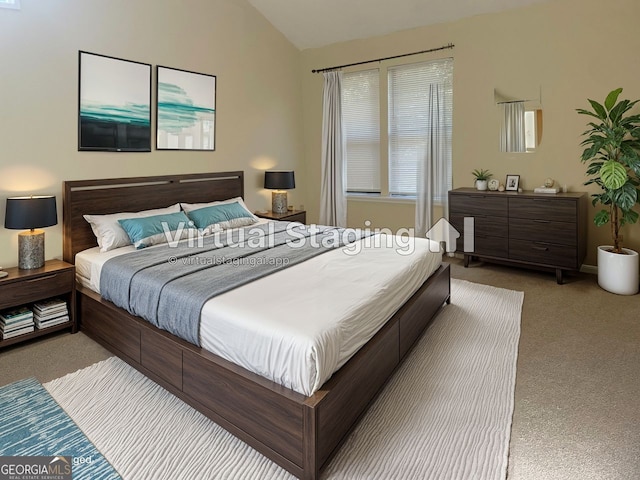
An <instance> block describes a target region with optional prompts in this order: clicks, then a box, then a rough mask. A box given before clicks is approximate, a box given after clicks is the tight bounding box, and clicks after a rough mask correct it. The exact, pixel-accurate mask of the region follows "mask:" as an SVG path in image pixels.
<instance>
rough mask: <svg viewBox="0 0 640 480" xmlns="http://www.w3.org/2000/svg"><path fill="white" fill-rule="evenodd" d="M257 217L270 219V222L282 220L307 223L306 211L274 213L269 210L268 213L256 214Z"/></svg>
mask: <svg viewBox="0 0 640 480" xmlns="http://www.w3.org/2000/svg"><path fill="white" fill-rule="evenodd" d="M256 217H261V218H268V219H270V220H282V221H284V222H300V223H307V211H306V210H290V211H288V212H286V213H273V212H272V211H271V210H269V211H267V212H266V213H256Z"/></svg>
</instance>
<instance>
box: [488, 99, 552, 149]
mask: <svg viewBox="0 0 640 480" xmlns="http://www.w3.org/2000/svg"><path fill="white" fill-rule="evenodd" d="M541 97H542V96H541V94H540V92H539V93H538V95H536V98H531V96H529V97H528V98H527V97H518V96H513V95H507V94H504V93H501V92H499V91H498V90H494V100H495V103H496V105H497V107H498V109H499V114H500V136H499V141H500V151H501V152H509V153H533V152H535V151H536V150H537V149H538V146H539V145H540V142H541V140H542V102H541Z"/></svg>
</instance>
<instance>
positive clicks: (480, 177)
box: [471, 168, 493, 190]
mask: <svg viewBox="0 0 640 480" xmlns="http://www.w3.org/2000/svg"><path fill="white" fill-rule="evenodd" d="M471 175H473V176H474V177H476V181H475V184H476V188H477V189H478V190H486V189H487V181H488V180H489V179H490V178H491V177H492V176H493V174H492V173H491V172H489V170H483V169H482V168H481V169H480V170H478V169H477V168H476V169H475V170H474V171H473V172H471Z"/></svg>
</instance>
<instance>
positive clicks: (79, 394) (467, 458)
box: [45, 280, 524, 480]
mask: <svg viewBox="0 0 640 480" xmlns="http://www.w3.org/2000/svg"><path fill="white" fill-rule="evenodd" d="M451 287H452V302H451V305H448V306H447V307H446V308H445V309H444V311H442V312H441V313H440V315H439V316H438V317H437V319H436V320H435V321H434V323H433V324H432V325H431V326H430V327H429V329H428V331H427V332H426V333H425V335H424V336H423V337H422V339H421V340H420V341H419V343H418V344H417V345H416V347H415V348H414V350H413V351H412V352H411V354H410V356H409V358H407V360H406V361H405V363H404V364H403V365H402V367H401V368H400V369H399V370H398V371H397V372H396V374H395V375H394V377H393V378H392V379H391V381H390V382H389V383H388V384H387V386H386V387H385V389H384V391H383V392H382V394H381V395H380V396H379V397H378V399H377V400H376V402H375V403H374V404H373V405H372V407H371V408H370V410H369V411H368V413H367V414H366V415H365V417H364V418H363V420H362V421H361V422H360V424H359V425H358V426H357V428H356V429H355V430H354V432H353V433H352V434H351V436H350V437H349V439H348V440H347V442H346V443H345V444H344V446H343V447H342V449H341V450H340V452H339V453H338V454H337V455H336V457H335V458H334V459H333V460H332V461H331V463H330V465H329V466H328V467H327V469H326V471H325V472H324V473H323V475H322V477H323V479H345V480H346V479H349V480H351V479H384V480H388V479H398V480H400V479H401V480H408V479H420V480H422V479H434V480H440V479H448V480H449V479H461V480H467V479H474V480H489V479H495V480H499V479H504V478H506V472H507V454H508V447H509V436H510V429H511V418H512V414H513V402H514V388H515V378H516V359H517V351H518V340H519V336H520V316H521V310H522V302H523V298H524V294H523V293H521V292H515V291H511V290H504V289H498V288H494V287H489V286H486V285H479V284H474V283H470V282H467V281H463V280H452V281H451ZM45 387H46V388H47V389H48V390H49V392H50V393H51V395H52V396H53V397H54V398H55V399H56V400H57V401H58V402H59V403H60V404H61V405H62V406H63V407H64V409H65V410H66V411H67V412H68V413H69V414H70V415H71V417H72V418H73V419H74V420H75V422H76V423H77V424H78V425H79V426H80V428H81V429H82V430H83V431H84V432H85V433H86V435H87V436H88V437H89V439H90V440H91V441H92V442H93V443H94V444H95V445H96V446H97V447H98V449H99V450H100V451H101V452H102V453H103V454H104V456H105V457H106V458H107V459H108V460H109V462H111V464H112V465H113V466H114V467H115V468H116V469H117V470H118V472H119V473H120V474H121V475H122V477H123V478H125V479H132V480H140V479H154V480H160V479H172V480H175V479H185V480H190V479H196V478H197V479H204V478H211V479H242V480H244V479H267V480H279V479H291V478H293V477H292V476H291V475H290V474H289V473H287V472H286V471H284V470H282V469H281V468H280V467H278V466H277V465H275V464H274V463H272V462H271V461H270V460H268V459H266V458H265V457H263V456H262V455H261V454H259V453H257V452H255V451H254V450H253V449H251V448H250V447H248V446H247V445H245V444H244V443H243V442H241V441H240V440H238V439H236V438H235V437H233V436H232V435H230V434H228V433H227V432H225V431H224V430H223V429H222V428H220V427H219V426H217V425H216V424H215V423H213V422H212V421H210V420H209V419H207V418H206V417H204V416H203V415H201V414H199V413H198V412H196V411H195V410H193V409H192V408H191V407H189V406H187V405H186V404H184V403H182V402H181V401H180V400H178V399H177V398H176V397H174V396H173V395H171V394H170V393H168V392H166V391H165V390H164V389H162V388H160V387H159V386H157V385H156V384H154V383H153V382H151V381H150V380H148V379H146V378H145V377H144V376H143V375H141V374H140V373H138V372H137V371H136V370H134V369H132V368H131V367H129V366H128V365H126V364H125V363H123V362H122V361H120V360H118V359H116V358H110V359H108V360H105V361H103V362H100V363H97V364H95V365H93V366H91V367H88V368H85V369H83V370H80V371H78V372H75V373H72V374H70V375H67V376H65V377H62V378H59V379H56V380H53V381H52V382H49V383H48V384H46V385H45Z"/></svg>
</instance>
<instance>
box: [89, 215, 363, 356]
mask: <svg viewBox="0 0 640 480" xmlns="http://www.w3.org/2000/svg"><path fill="white" fill-rule="evenodd" d="M315 228H316V230H315V231H314V230H313V229H312V228H311V227H308V226H304V225H300V224H293V223H289V222H270V223H269V224H262V225H253V226H250V227H245V228H244V229H242V228H241V229H233V230H228V231H226V232H223V233H222V234H221V235H214V236H209V237H204V238H203V239H201V240H203V242H202V245H201V246H197V245H194V243H196V242H189V241H187V240H183V241H181V242H179V243H178V244H177V245H171V244H167V245H163V246H159V247H155V248H146V249H143V250H138V251H136V252H132V253H129V254H125V255H120V256H118V257H115V258H112V259H110V260H108V261H107V262H105V264H104V266H103V267H102V273H101V275H100V293H101V295H102V297H103V298H104V299H106V300H109V301H111V302H113V303H114V304H116V305H117V306H119V307H121V308H124V309H125V310H127V311H128V312H129V313H131V314H133V315H136V316H139V317H142V318H144V319H145V320H147V321H148V322H150V323H152V324H153V325H155V326H156V327H158V328H161V329H164V330H167V331H169V332H171V333H173V334H174V335H177V336H178V337H181V338H183V339H185V340H186V341H188V342H190V343H193V344H195V345H198V346H199V345H200V338H199V331H200V313H201V311H202V307H203V306H204V304H205V303H206V302H207V300H209V299H211V298H213V297H215V296H216V295H219V294H221V293H224V292H227V291H229V290H231V289H234V288H237V287H239V286H241V285H244V284H246V283H249V282H251V281H253V280H256V279H258V278H261V277H264V276H266V275H269V274H271V273H274V272H277V271H279V270H282V269H284V268H287V267H289V266H292V265H295V264H297V263H300V262H303V261H305V260H307V259H309V258H312V257H314V256H316V255H319V254H321V253H323V252H327V251H329V250H333V249H334V248H338V247H341V246H343V245H345V244H347V243H350V242H353V241H355V240H357V239H359V238H361V237H362V236H363V233H362V232H360V231H357V230H346V229H342V228H335V227H320V228H318V227H315ZM318 230H319V231H318ZM189 243H191V245H189ZM248 300H249V299H248Z"/></svg>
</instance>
